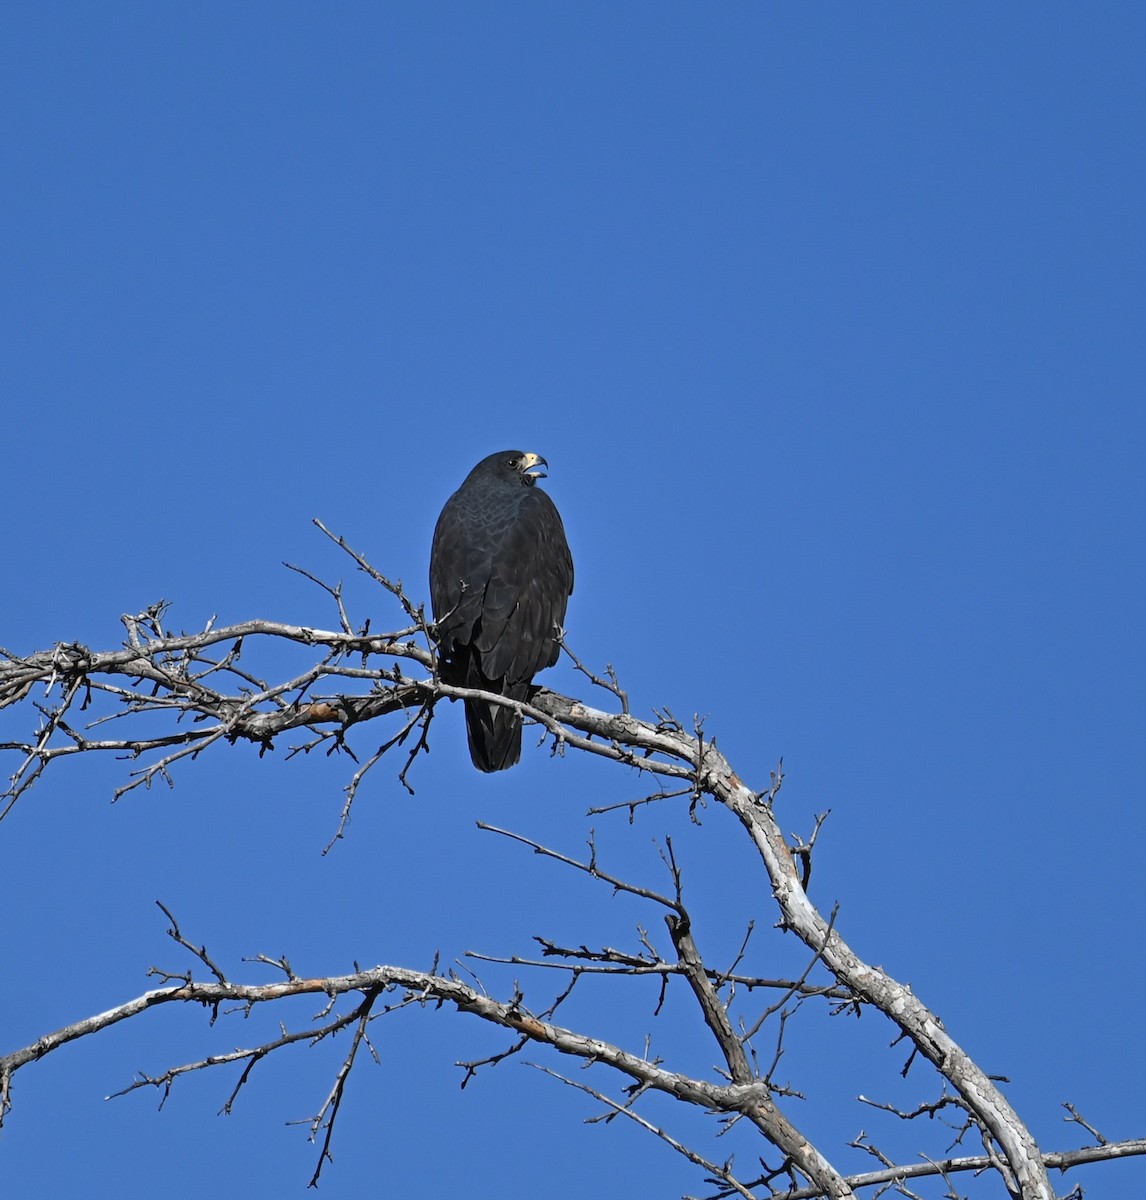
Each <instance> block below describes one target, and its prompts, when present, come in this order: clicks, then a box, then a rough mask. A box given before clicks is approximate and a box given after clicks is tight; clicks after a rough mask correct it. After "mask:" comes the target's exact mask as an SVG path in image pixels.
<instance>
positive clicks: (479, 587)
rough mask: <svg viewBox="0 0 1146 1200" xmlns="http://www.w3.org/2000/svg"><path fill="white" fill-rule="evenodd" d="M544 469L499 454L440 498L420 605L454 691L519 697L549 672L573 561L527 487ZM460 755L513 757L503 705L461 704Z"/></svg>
mask: <svg viewBox="0 0 1146 1200" xmlns="http://www.w3.org/2000/svg"><path fill="white" fill-rule="evenodd" d="M538 465H542V466H548V464H547V463H546V462H545V459H543V458H541V457H540V456H539V455H537V454H526V453H524V452H523V451H521V450H502V451H501V452H500V453H499V454H491V455H490V456H489V457H488V458H483V459H482V460H481V462H479V463H478V465H477V466H476V467H474V469H473V470H472V471H471V472H470V473H469V474H468V475H467V476H466V479H465V482H464V483H463V484H462V486H461V487H460V488H458V490H457V491H456V492H455V493H454V494H453V495H452V496H451V497H450V498H449V500H447V501H446V506H445V508H443V509H442V515H441V516H440V517H439V518H438V524H437V526H436V527H435V529H434V546H433V549H432V550H431V552H430V599H431V600H432V602H433V606H434V618H435V620H436V621H437V626H438V642H439V648H440V655H441V658H440V671H441V677H442V679H443V681H444V682H446V683H449V684H452V685H454V686H455V687H470V688H480V689H481V690H482V691H485V692H498V693H500V694H501V695H503V696H509V697H511V698H512V699H514V700H525V699H526V698H527V697H528V695H529V692H530V688H531V686H532V683H533V676H534V675H535V674H536V673H537V672H538V671H540V670H543V669H544V668H545V667H551V666H552V665H553V664H554V663H555V662H556V661H557V656H558V654H559V652H560V646H559V643H558V637H559V635H560V629H561V624H562V622H563V621H564V620H565V606H566V604H567V603H568V602H569V594H570V593H571V592H572V591H573V559H572V557H571V556H570V554H569V545H568V543H567V542H566V541H565V528H564V526H563V525H562V524H561V516H560V514H559V513H558V511H557V508H556V506H555V505H554V503H553V501H552V500H550V498H549V497H548V496H547V495H546V494H545V493H544V492H543V491H542V490H541V489H540V488H539V487H536V486H535V482H536V479H537V478H544V475H543V474H542V473H541V472H538V473H537V474H536V475H531V474H528V473H527V472H529V471H531V470H532V469H533V468H534V467H537V466H538ZM465 706H466V733H467V734H468V736H469V744H470V757H471V758H472V759H473V761H474V766H475V767H477V768H478V770H480V771H504V770H505V769H506V768H507V767H512V766H513V764H514V763H515V762H517V760H518V759H519V758H520V757H521V718H520V716H519V715H518V714H517V713H516V712H514V711H513V709H511V708H506V707H504V706H503V705H500V704H489V703H487V702H483V701H481V700H467V701H466V702H465Z"/></svg>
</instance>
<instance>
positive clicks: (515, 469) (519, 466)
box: [474, 450, 549, 487]
mask: <svg viewBox="0 0 1146 1200" xmlns="http://www.w3.org/2000/svg"><path fill="white" fill-rule="evenodd" d="M547 466H549V464H548V463H547V462H546V461H545V459H544V458H542V457H541V455H540V454H533V453H531V452H529V451H526V450H501V451H499V452H498V453H497V454H491V455H490V456H489V457H488V458H483V459H482V461H481V462H480V463H478V465H477V466H476V467H475V468H474V473H475V474H476V473H478V472H479V471H480V472H482V473H483V474H485V473H487V472H488V473H489V474H491V475H496V476H497V477H498V478H499V479H503V480H505V481H506V482H507V483H521V484H525V486H526V487H532V486H533V485H534V484H535V483H536V482H537V481H538V480H539V479H544V478H545V472H544V471H542V470H541V469H540V468H541V467H547Z"/></svg>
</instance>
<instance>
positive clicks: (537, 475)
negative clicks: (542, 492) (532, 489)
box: [519, 454, 549, 479]
mask: <svg viewBox="0 0 1146 1200" xmlns="http://www.w3.org/2000/svg"><path fill="white" fill-rule="evenodd" d="M547 466H549V464H548V463H547V462H546V461H545V459H543V458H542V457H541V455H540V454H523V455H522V456H521V467H520V468H519V469H520V471H521V473H522V475H525V476H527V477H528V478H530V479H545V478H546V475H545V472H544V471H540V470H535V469H534V468H535V467H547Z"/></svg>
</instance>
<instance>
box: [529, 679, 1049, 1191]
mask: <svg viewBox="0 0 1146 1200" xmlns="http://www.w3.org/2000/svg"><path fill="white" fill-rule="evenodd" d="M534 704H535V705H536V707H537V708H538V709H541V710H542V711H543V712H545V713H546V714H547V715H550V716H551V717H556V718H558V719H559V720H561V721H563V722H565V723H567V724H569V725H572V726H574V727H575V728H577V729H581V730H584V731H585V732H586V733H592V734H596V735H598V736H601V737H606V738H609V739H611V740H612V741H613V742H614V743H618V744H620V745H627V746H633V747H637V748H641V749H652V750H659V751H661V752H662V753H666V754H670V755H672V756H673V757H676V758H683V759H685V760H687V761H689V762H691V763H692V764H693V766H694V767H695V769H696V780H697V786H698V787H699V789H700V790H702V791H704V792H706V793H708V794H709V795H711V796H712V797H714V798H715V799H716V800H718V801H719V802H720V803H721V804H723V805H724V806H725V807H726V808H727V809H729V810H730V811H731V812H732V813H734V814H735V815H736V817H737V818H738V819H739V821H740V823H741V824H742V825H743V826H744V828H745V829H746V830H747V832H748V834H749V836H750V837H751V838H752V841H753V843H754V844H755V846H756V848H757V850H758V851H759V853H760V857H761V858H762V859H763V861H764V866H765V868H766V870H767V871H768V876H769V878H770V880H771V881H772V892H773V895H774V897H775V899H776V903H777V904H778V905H779V906H780V909H781V912H782V913H783V916H784V922H785V924H786V926H787V927H788V928H789V929H791V930H792V931H793V932H794V933H795V934H796V935H797V936H798V937H799V938H800V939H801V940H802V941H803V942H804V943H805V944H806V945H807V946H808V947H809V948H810V949H812V950H813V951H815V952H816V953H818V954H819V955H820V958H821V961H822V962H823V963H824V965H825V966H826V967H827V968H828V969H829V970H830V971H831V972H832V973H833V974H834V975H835V976H836V978H837V979H839V980H840V981H841V982H842V983H845V984H847V985H848V986H850V987H852V988H853V989H854V990H855V991H856V992H857V993H858V994H859V995H860V996H861V997H863V998H864V999H865V1000H867V1001H869V1002H870V1003H871V1004H873V1005H874V1006H875V1007H876V1008H878V1009H880V1011H882V1012H883V1013H885V1014H886V1015H887V1017H888V1018H889V1019H890V1020H892V1021H894V1022H895V1024H897V1025H898V1026H899V1027H900V1028H901V1029H902V1030H903V1031H904V1033H906V1034H907V1035H908V1036H909V1037H910V1038H911V1040H912V1041H913V1042H914V1043H915V1045H916V1046H917V1047H918V1048H919V1052H920V1053H921V1054H923V1055H924V1057H926V1058H927V1059H928V1060H929V1061H930V1062H931V1063H933V1064H934V1065H935V1067H936V1069H937V1070H938V1071H940V1072H941V1073H942V1074H943V1075H944V1076H945V1077H946V1078H947V1079H948V1080H949V1081H950V1083H951V1085H952V1086H953V1087H954V1088H955V1089H956V1090H957V1091H958V1093H959V1095H960V1096H961V1097H962V1098H963V1100H964V1102H965V1103H966V1105H967V1108H968V1110H969V1111H970V1112H971V1113H972V1114H973V1115H974V1116H975V1117H976V1118H977V1120H978V1121H979V1122H980V1124H981V1125H982V1127H983V1128H984V1129H985V1130H986V1131H987V1132H988V1133H989V1134H990V1136H991V1137H992V1138H993V1139H994V1140H995V1142H996V1143H997V1144H998V1147H999V1149H1000V1151H1001V1152H1002V1158H1003V1160H1005V1161H1004V1162H1001V1163H1000V1164H999V1165H1000V1168H1001V1173H1002V1176H1003V1179H1004V1182H1005V1183H1006V1186H1007V1188H1008V1190H1009V1191H1010V1193H1011V1195H1012V1196H1014V1197H1015V1198H1016V1200H1055V1192H1054V1189H1053V1187H1052V1186H1051V1182H1050V1177H1049V1175H1048V1173H1047V1168H1046V1166H1045V1165H1044V1162H1043V1158H1042V1155H1041V1153H1040V1151H1039V1148H1038V1145H1037V1143H1036V1142H1035V1139H1034V1137H1033V1136H1032V1134H1031V1132H1030V1130H1029V1129H1027V1127H1026V1125H1025V1124H1024V1123H1023V1122H1022V1120H1021V1119H1020V1118H1019V1115H1018V1113H1016V1112H1015V1110H1014V1109H1013V1108H1012V1107H1011V1105H1010V1104H1009V1103H1008V1101H1007V1099H1006V1097H1005V1096H1004V1095H1003V1094H1002V1092H1001V1091H1000V1090H999V1089H998V1087H996V1085H995V1083H994V1082H993V1081H992V1080H991V1079H990V1078H989V1077H988V1076H987V1074H986V1073H985V1072H984V1071H983V1070H982V1069H981V1068H980V1067H978V1066H977V1065H976V1064H975V1063H974V1061H973V1060H972V1059H971V1057H970V1056H969V1055H968V1054H967V1053H966V1051H964V1050H963V1049H962V1048H961V1047H960V1046H959V1045H958V1043H957V1042H955V1040H954V1039H953V1038H952V1037H951V1036H950V1035H949V1034H948V1033H947V1032H946V1030H944V1028H943V1026H942V1023H941V1022H940V1020H939V1018H938V1017H937V1016H936V1015H935V1014H934V1013H933V1012H931V1010H930V1009H928V1008H927V1006H926V1005H925V1004H923V1003H922V1001H920V1000H919V998H918V997H917V996H915V994H914V993H913V992H912V991H911V990H910V989H909V988H907V987H905V986H904V985H903V984H901V983H899V982H897V981H896V980H895V979H892V978H891V976H890V975H888V974H887V973H886V972H884V971H882V970H880V969H879V968H878V967H874V966H871V965H870V964H869V963H865V962H864V961H863V959H861V958H860V957H859V955H857V954H856V953H855V951H854V950H852V948H851V947H850V946H849V945H848V944H847V942H845V941H844V939H843V938H842V937H841V936H840V934H839V932H838V931H837V930H836V929H835V928H834V927H832V926H830V925H829V923H828V922H827V921H826V920H825V919H824V917H823V916H822V914H821V913H820V912H819V910H818V909H817V908H816V907H815V905H814V904H813V903H812V902H811V900H810V899H809V898H808V895H807V893H806V892H805V891H804V889H803V887H802V886H801V884H800V880H799V876H798V873H797V870H796V867H795V864H794V863H793V861H792V856H791V853H790V851H789V849H788V845H787V843H786V841H785V840H784V835H783V833H782V832H781V831H780V827H779V825H777V823H776V820H775V818H774V817H773V814H772V810H771V806H770V805H769V804H768V803H767V802H766V801H764V800H762V799H761V798H760V797H759V796H758V795H757V794H756V793H755V792H753V791H752V790H751V789H750V788H749V787H747V786H746V785H745V784H744V783H743V781H742V780H741V779H740V778H739V776H738V775H737V774H736V772H735V771H733V769H732V767H731V765H730V764H729V762H728V760H727V759H726V758H725V757H724V755H723V754H721V753H720V752H719V751H718V750H717V749H716V748H715V747H714V746H712V745H711V744H703V745H702V743H701V740H700V739H699V738H698V737H693V736H691V735H689V734H687V733H685V732H683V731H680V730H671V731H669V730H664V729H658V728H656V727H654V726H651V725H647V724H645V723H644V722H642V721H638V720H636V719H635V718H633V717H631V716H627V715H625V716H611V715H610V714H608V713H604V712H599V711H598V710H596V709H590V708H587V707H586V706H585V705H583V704H581V703H579V702H576V701H571V700H569V699H568V698H566V697H562V696H556V695H555V694H553V693H542V694H540V695H539V696H538V697H536V698H535V700H534ZM778 1144H779V1143H778ZM833 1174H834V1172H833ZM836 1178H837V1179H839V1176H836ZM840 1183H841V1184H842V1183H843V1181H842V1180H840ZM817 1184H818V1186H824V1185H823V1184H820V1183H819V1181H817ZM844 1186H845V1187H846V1184H845V1185H844ZM828 1194H829V1195H832V1196H836V1195H847V1194H850V1192H829V1193H828Z"/></svg>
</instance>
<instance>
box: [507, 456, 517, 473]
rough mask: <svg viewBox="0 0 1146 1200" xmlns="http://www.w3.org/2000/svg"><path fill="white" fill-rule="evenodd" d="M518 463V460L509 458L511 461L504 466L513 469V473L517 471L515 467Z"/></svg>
mask: <svg viewBox="0 0 1146 1200" xmlns="http://www.w3.org/2000/svg"><path fill="white" fill-rule="evenodd" d="M518 462H519V460H518V459H516V458H511V459H510V460H509V462H507V463H506V464H505V465H506V466H507V467H511V468H513V470H515V471H516V470H517V465H518Z"/></svg>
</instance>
